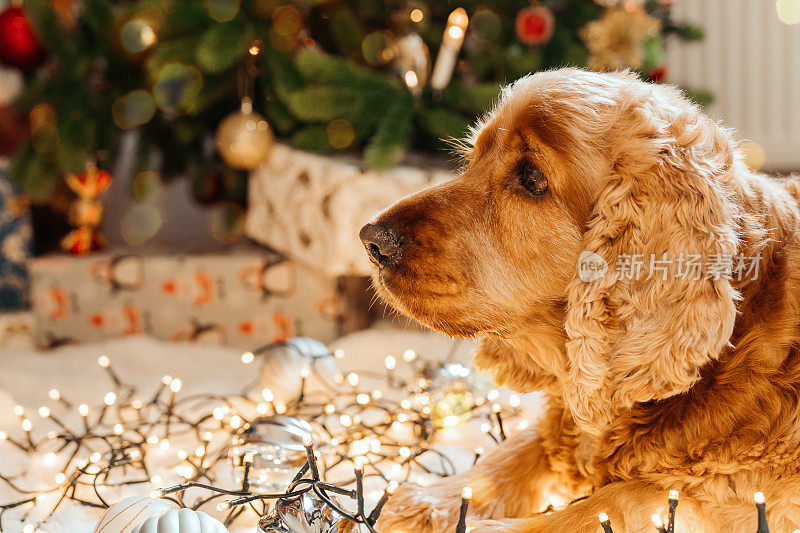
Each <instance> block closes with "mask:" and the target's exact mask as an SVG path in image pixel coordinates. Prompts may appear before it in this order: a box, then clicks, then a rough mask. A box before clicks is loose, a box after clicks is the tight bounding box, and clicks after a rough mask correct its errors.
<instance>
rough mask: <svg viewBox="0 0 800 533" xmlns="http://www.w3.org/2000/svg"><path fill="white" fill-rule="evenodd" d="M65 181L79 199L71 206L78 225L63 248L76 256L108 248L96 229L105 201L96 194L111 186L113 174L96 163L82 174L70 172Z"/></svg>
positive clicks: (71, 214) (74, 219)
mask: <svg viewBox="0 0 800 533" xmlns="http://www.w3.org/2000/svg"><path fill="white" fill-rule="evenodd" d="M65 181H66V182H67V185H68V186H69V188H70V189H72V191H73V192H74V193H75V194H77V195H78V199H77V200H75V202H74V203H73V204H72V207H71V209H70V223H71V224H72V225H73V226H75V229H74V230H72V231H71V232H70V233H69V234H68V235H67V236H66V237H64V240H63V241H61V247H62V248H63V249H65V250H67V251H68V252H70V253H72V254H74V255H84V254H88V253H89V252H93V251H95V250H101V249H103V248H104V247H105V239H103V236H102V235H100V233H99V232H98V231H97V227H98V226H99V225H100V222H101V220H102V219H103V204H102V203H100V202H99V201H98V200H97V197H98V196H100V194H102V193H103V191H105V190H106V189H107V188H108V186H109V185H111V174H109V173H108V172H106V171H105V170H100V169H98V168H97V167H96V166H95V165H94V164H93V163H90V164H89V165H87V167H86V170H84V171H83V172H81V173H80V174H69V175H68V176H67V177H66V178H65Z"/></svg>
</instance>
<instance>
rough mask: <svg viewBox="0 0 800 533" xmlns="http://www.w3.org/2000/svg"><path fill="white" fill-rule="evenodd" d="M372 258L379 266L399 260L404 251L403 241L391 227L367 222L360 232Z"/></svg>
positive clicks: (359, 234)
mask: <svg viewBox="0 0 800 533" xmlns="http://www.w3.org/2000/svg"><path fill="white" fill-rule="evenodd" d="M358 236H359V237H360V238H361V242H363V243H364V247H365V248H366V249H367V253H368V254H369V257H370V259H371V260H372V262H373V263H375V264H377V265H378V266H386V265H390V264H392V263H395V262H397V260H398V259H400V254H401V253H402V251H403V241H402V239H401V238H400V237H399V236H398V235H397V234H396V233H395V232H394V231H392V229H391V228H388V227H386V226H382V225H380V224H367V225H366V226H364V227H363V228H361V231H360V232H359V233H358Z"/></svg>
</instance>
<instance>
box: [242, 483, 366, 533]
mask: <svg viewBox="0 0 800 533" xmlns="http://www.w3.org/2000/svg"><path fill="white" fill-rule="evenodd" d="M331 499H333V501H334V502H335V503H336V504H337V505H339V503H338V502H337V501H336V500H335V499H334V498H332V497H331ZM354 526H355V524H354V523H353V522H351V521H350V520H348V519H347V518H346V517H344V516H342V515H341V514H339V513H338V512H336V511H335V510H334V509H332V508H331V507H330V506H328V505H327V504H326V503H325V502H323V501H322V500H320V499H319V498H317V497H316V495H314V494H313V493H310V492H307V493H305V494H303V495H302V496H300V497H298V498H295V499H292V500H278V501H277V502H276V504H275V506H274V507H273V508H272V510H271V511H270V512H269V514H268V515H266V516H264V517H262V518H261V520H259V521H258V532H259V533H346V532H349V531H354Z"/></svg>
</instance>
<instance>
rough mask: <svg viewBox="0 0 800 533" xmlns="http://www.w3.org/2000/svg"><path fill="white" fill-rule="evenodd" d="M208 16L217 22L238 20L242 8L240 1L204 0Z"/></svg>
mask: <svg viewBox="0 0 800 533" xmlns="http://www.w3.org/2000/svg"><path fill="white" fill-rule="evenodd" d="M203 5H204V6H205V8H206V12H207V13H208V16H209V17H211V18H212V19H214V20H216V21H217V22H228V21H229V20H233V19H234V18H236V15H238V14H239V9H240V8H241V1H240V0H203Z"/></svg>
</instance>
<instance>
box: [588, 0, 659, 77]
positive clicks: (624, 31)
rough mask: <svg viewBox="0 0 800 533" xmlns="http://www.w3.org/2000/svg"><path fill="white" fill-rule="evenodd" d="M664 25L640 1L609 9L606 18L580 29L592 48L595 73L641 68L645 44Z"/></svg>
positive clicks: (590, 58) (591, 67)
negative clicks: (643, 44)
mask: <svg viewBox="0 0 800 533" xmlns="http://www.w3.org/2000/svg"><path fill="white" fill-rule="evenodd" d="M660 29H661V22H660V21H659V20H658V19H656V18H654V17H651V16H650V15H649V14H648V13H647V12H646V11H645V10H644V8H643V7H642V6H641V5H639V4H638V3H637V2H630V1H629V2H623V3H622V4H621V5H619V6H616V7H609V8H607V9H606V10H605V12H604V13H603V16H602V17H600V18H599V19H597V20H594V21H592V22H589V23H588V24H586V26H584V27H583V28H581V30H580V37H581V39H583V42H584V43H586V48H588V49H589V62H588V67H589V68H590V69H592V70H619V69H624V68H627V67H632V68H639V67H641V66H642V43H643V42H644V41H645V39H647V38H648V37H652V36H654V35H657V34H658V32H659V30H660Z"/></svg>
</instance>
